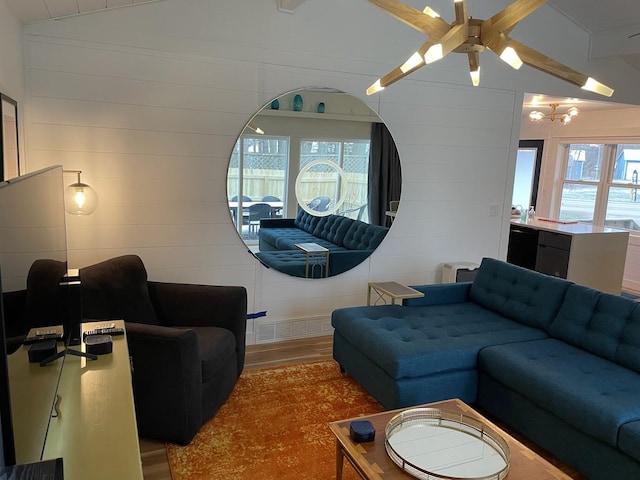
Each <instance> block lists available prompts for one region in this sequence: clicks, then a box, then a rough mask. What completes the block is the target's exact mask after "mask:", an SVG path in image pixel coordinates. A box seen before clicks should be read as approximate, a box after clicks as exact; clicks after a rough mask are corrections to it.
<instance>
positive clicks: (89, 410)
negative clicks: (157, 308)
mask: <svg viewBox="0 0 640 480" xmlns="http://www.w3.org/2000/svg"><path fill="white" fill-rule="evenodd" d="M105 323H107V322H96V323H85V324H83V325H82V330H83V331H86V330H91V329H93V328H96V327H97V326H99V325H104V324H105ZM108 323H112V322H108ZM114 323H115V324H116V327H120V328H124V322H123V321H121V320H117V321H115V322H114ZM58 348H62V344H59V346H58ZM71 348H74V349H81V350H82V351H84V350H85V344H84V342H83V343H82V344H81V345H77V346H74V347H71ZM16 353H17V354H18V355H17V356H16V358H13V359H12V364H15V365H16V366H21V372H20V373H21V374H22V375H23V376H24V377H23V378H22V380H21V383H22V384H23V385H22V388H20V389H19V391H18V392H16V394H15V395H14V392H13V391H12V403H13V404H14V405H19V404H20V402H25V403H27V404H29V403H33V401H34V400H32V399H30V397H34V391H36V392H37V391H38V389H39V387H40V386H41V385H40V383H39V382H43V381H45V382H49V383H50V382H52V381H54V379H55V380H57V378H55V377H56V372H57V369H55V368H51V366H47V367H40V366H39V365H38V364H30V363H28V359H27V347H22V348H21V349H20V350H19V351H18V352H16ZM58 362H64V363H63V365H62V372H61V373H60V379H59V383H58V389H57V394H56V397H57V400H56V404H55V406H54V408H53V411H52V409H51V400H53V399H51V398H48V399H46V400H48V402H49V403H48V407H47V408H46V409H45V411H46V412H47V414H46V417H48V416H49V414H51V420H50V421H44V422H43V421H42V418H41V417H42V415H39V416H38V417H37V418H38V421H37V422H35V421H34V422H32V423H30V424H27V425H25V424H24V423H20V422H19V421H17V422H16V421H15V420H16V419H15V418H14V424H16V425H17V426H18V428H19V429H20V430H21V431H18V432H16V443H18V439H21V440H20V441H21V442H23V446H22V447H21V448H26V451H27V452H30V453H29V455H36V457H35V458H27V457H26V456H24V454H23V455H22V457H21V456H20V454H19V453H18V462H19V463H27V462H35V461H38V460H51V459H56V458H62V459H63V466H64V478H65V480H80V479H87V478H91V479H92V480H113V479H120V478H121V479H127V480H142V479H143V476H142V462H141V458H140V447H139V444H138V428H137V425H136V417H135V409H134V403H133V388H132V385H131V364H130V361H129V349H128V347H127V339H126V334H125V335H120V336H114V337H113V352H112V353H110V354H107V355H101V356H99V357H98V359H97V360H88V359H86V358H82V357H78V356H75V355H65V357H64V360H63V359H59V360H56V363H58ZM29 383H30V384H31V385H30V386H29ZM54 391H55V390H54ZM21 396H22V398H20V397H21ZM35 397H37V395H35ZM17 420H19V419H17ZM47 424H48V425H49V429H48V432H47V431H46V426H47ZM43 428H45V433H46V440H44V437H43V433H42V432H41V430H42V429H43ZM29 429H34V430H33V431H28V430H29ZM37 432H38V433H37ZM29 439H30V440H31V443H32V445H27V446H26V447H25V446H24V442H27V441H28V440H29ZM43 440H44V448H43ZM18 452H20V449H18ZM40 455H41V458H40Z"/></svg>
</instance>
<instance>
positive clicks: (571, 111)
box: [529, 103, 580, 125]
mask: <svg viewBox="0 0 640 480" xmlns="http://www.w3.org/2000/svg"><path fill="white" fill-rule="evenodd" d="M549 106H550V107H551V113H550V114H549V115H545V114H544V113H542V112H539V111H538V110H533V111H532V112H531V113H530V114H529V120H531V121H532V122H541V121H542V120H544V119H545V118H548V119H549V120H551V121H552V122H553V121H555V119H556V118H558V119H560V123H562V124H563V125H566V124H567V123H569V122H570V121H571V119H572V118H573V117H575V116H577V115H578V113H580V110H578V109H577V108H576V107H569V108H568V109H567V113H563V114H559V113H558V112H557V111H556V110H557V108H558V107H559V106H560V104H559V103H551V104H549Z"/></svg>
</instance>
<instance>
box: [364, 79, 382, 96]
mask: <svg viewBox="0 0 640 480" xmlns="http://www.w3.org/2000/svg"><path fill="white" fill-rule="evenodd" d="M382 90H384V87H383V86H382V84H381V83H380V79H378V80H376V82H375V83H373V84H372V85H371V86H370V87H369V88H367V95H373V94H374V93H378V92H380V91H382Z"/></svg>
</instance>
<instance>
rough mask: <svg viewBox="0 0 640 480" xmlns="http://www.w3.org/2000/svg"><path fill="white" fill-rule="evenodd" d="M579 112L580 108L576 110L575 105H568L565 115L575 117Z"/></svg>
mask: <svg viewBox="0 0 640 480" xmlns="http://www.w3.org/2000/svg"><path fill="white" fill-rule="evenodd" d="M579 113H580V110H578V109H577V108H576V107H569V109H568V110H567V115H569V116H570V117H576V116H577V115H578V114H579Z"/></svg>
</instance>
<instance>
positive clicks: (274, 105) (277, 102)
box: [271, 98, 280, 110]
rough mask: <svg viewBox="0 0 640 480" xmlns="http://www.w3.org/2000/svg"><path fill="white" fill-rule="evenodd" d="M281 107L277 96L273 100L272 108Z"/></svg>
mask: <svg viewBox="0 0 640 480" xmlns="http://www.w3.org/2000/svg"><path fill="white" fill-rule="evenodd" d="M279 108H280V102H279V101H278V99H277V98H276V99H275V100H274V101H273V102H271V110H278V109H279Z"/></svg>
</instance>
